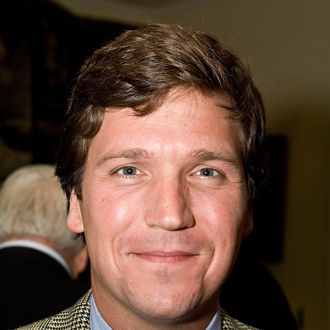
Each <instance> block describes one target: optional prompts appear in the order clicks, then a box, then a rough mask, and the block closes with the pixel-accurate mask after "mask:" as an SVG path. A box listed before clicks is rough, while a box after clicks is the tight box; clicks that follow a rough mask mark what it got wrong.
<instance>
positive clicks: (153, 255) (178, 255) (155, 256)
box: [131, 251, 198, 264]
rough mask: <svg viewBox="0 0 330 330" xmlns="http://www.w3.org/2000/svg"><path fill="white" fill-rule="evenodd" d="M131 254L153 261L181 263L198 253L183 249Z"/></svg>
mask: <svg viewBox="0 0 330 330" xmlns="http://www.w3.org/2000/svg"><path fill="white" fill-rule="evenodd" d="M131 254H132V255H133V256H135V257H137V258H139V259H142V260H145V261H149V262H154V263H165V264H170V263H181V262H185V261H189V260H191V259H193V258H195V257H197V256H198V254H195V253H190V252H184V251H171V252H165V251H152V252H136V253H134V252H133V253H131Z"/></svg>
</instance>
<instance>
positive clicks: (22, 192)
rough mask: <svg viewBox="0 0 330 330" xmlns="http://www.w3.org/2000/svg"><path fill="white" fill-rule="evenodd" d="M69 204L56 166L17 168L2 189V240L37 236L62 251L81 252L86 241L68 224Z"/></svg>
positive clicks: (0, 232) (0, 236)
mask: <svg viewBox="0 0 330 330" xmlns="http://www.w3.org/2000/svg"><path fill="white" fill-rule="evenodd" d="M66 203H67V202H66V197H65V194H64V192H63V191H62V190H61V187H60V184H59V182H58V180H57V178H56V176H55V167H54V166H52V165H45V164H37V165H28V166H24V167H22V168H20V169H18V170H16V171H14V172H13V173H12V174H11V175H9V176H8V177H7V179H6V180H5V181H4V182H3V184H2V187H1V190H0V240H3V239H6V238H8V237H10V236H12V235H33V236H36V237H42V238H44V239H47V240H48V241H50V242H51V243H53V244H55V246H56V247H57V249H59V250H60V251H65V252H68V253H75V252H77V251H78V250H79V249H80V248H81V247H82V241H81V239H80V238H76V237H75V236H76V234H74V233H73V232H71V231H70V230H69V229H68V228H67V227H66V219H67V207H66Z"/></svg>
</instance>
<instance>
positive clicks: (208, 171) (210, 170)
mask: <svg viewBox="0 0 330 330" xmlns="http://www.w3.org/2000/svg"><path fill="white" fill-rule="evenodd" d="M198 172H199V175H200V176H206V177H208V176H218V175H219V172H218V171H216V170H214V169H213V168H207V167H206V168H202V169H201V170H199V171H198Z"/></svg>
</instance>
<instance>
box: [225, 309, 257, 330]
mask: <svg viewBox="0 0 330 330" xmlns="http://www.w3.org/2000/svg"><path fill="white" fill-rule="evenodd" d="M221 320H222V330H259V329H257V328H254V327H251V326H249V325H246V324H244V323H242V322H240V321H238V320H236V319H234V318H233V317H231V316H230V315H228V314H227V313H226V312H225V311H224V310H221Z"/></svg>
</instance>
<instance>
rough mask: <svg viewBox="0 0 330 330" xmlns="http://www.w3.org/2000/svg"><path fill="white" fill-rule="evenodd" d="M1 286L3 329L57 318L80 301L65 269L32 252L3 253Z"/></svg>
mask: <svg viewBox="0 0 330 330" xmlns="http://www.w3.org/2000/svg"><path fill="white" fill-rule="evenodd" d="M0 285H1V299H0V314H1V316H0V328H1V329H13V328H16V327H18V326H22V325H25V324H28V323H31V322H33V321H36V320H40V319H41V318H45V317H47V316H50V315H53V314H56V313H58V312H60V311H61V310H63V309H65V308H67V307H69V306H71V305H72V304H73V303H75V302H76V301H77V300H78V299H79V297H81V292H80V290H79V288H78V287H77V286H76V284H75V282H74V281H73V280H72V279H71V277H70V276H69V274H68V273H67V272H66V270H65V269H64V268H63V266H62V265H60V264H59V263H58V262H57V261H56V260H54V259H53V258H51V257H50V256H48V255H46V254H44V253H42V252H39V251H37V250H34V249H30V248H23V247H10V248H4V249H0Z"/></svg>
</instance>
